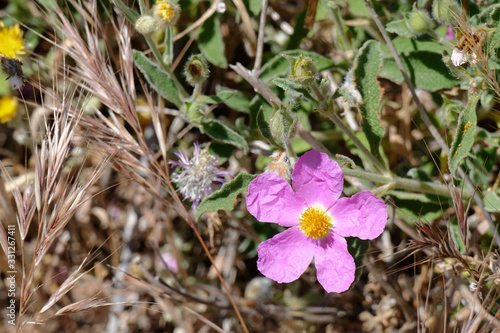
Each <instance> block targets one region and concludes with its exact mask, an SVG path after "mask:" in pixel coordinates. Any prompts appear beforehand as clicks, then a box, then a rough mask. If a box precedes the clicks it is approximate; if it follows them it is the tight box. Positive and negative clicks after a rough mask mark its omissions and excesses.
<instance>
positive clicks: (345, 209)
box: [247, 150, 387, 292]
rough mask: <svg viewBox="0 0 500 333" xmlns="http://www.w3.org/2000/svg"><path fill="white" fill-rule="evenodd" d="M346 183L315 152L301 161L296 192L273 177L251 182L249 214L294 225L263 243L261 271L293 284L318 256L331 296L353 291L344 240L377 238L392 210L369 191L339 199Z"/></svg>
mask: <svg viewBox="0 0 500 333" xmlns="http://www.w3.org/2000/svg"><path fill="white" fill-rule="evenodd" d="M343 183H344V174H343V173H342V170H341V169H340V167H339V165H338V164H337V163H336V162H334V161H331V160H330V159H329V158H328V156H327V155H326V154H323V153H319V152H317V151H314V150H313V151H309V152H307V153H305V154H304V155H303V156H302V157H301V158H299V160H298V161H297V162H296V164H295V168H294V170H293V174H292V186H293V190H292V186H290V184H289V183H288V182H286V181H285V180H284V179H283V178H281V177H279V176H278V175H276V174H274V173H264V174H261V175H259V176H258V177H257V178H255V179H254V180H253V181H252V182H251V183H250V185H249V187H248V195H247V207H248V211H249V212H250V213H251V214H252V215H253V216H255V217H256V218H257V220H259V221H262V222H271V223H277V224H279V225H280V226H284V227H290V228H289V229H287V230H285V231H283V232H282V233H279V234H277V235H276V236H274V237H273V238H271V239H268V240H267V241H264V242H262V243H261V244H260V245H259V247H258V249H257V252H258V255H259V259H258V261H257V268H258V269H259V271H260V272H261V273H262V274H264V275H265V276H266V277H268V278H270V279H273V280H275V281H277V282H280V283H281V282H291V281H294V280H296V279H298V278H299V276H300V275H302V273H304V271H305V270H306V269H307V267H308V266H309V264H310V263H311V261H312V260H313V258H314V262H315V265H316V269H317V277H318V281H319V283H320V284H321V285H322V286H323V287H324V288H325V290H326V291H327V292H343V291H346V290H347V289H349V287H350V285H351V284H352V282H353V281H354V273H355V271H356V265H355V263H354V258H353V257H352V256H351V254H350V253H349V252H348V250H347V242H346V240H345V237H359V238H361V239H374V238H376V237H377V236H379V235H380V234H381V233H382V231H383V230H384V227H385V224H386V221H387V211H386V207H385V204H384V203H383V202H382V200H380V199H379V198H377V197H376V196H374V195H373V193H371V192H370V191H364V192H360V193H357V194H355V195H354V196H352V197H350V198H340V199H339V197H340V194H341V193H342V188H343ZM294 190H295V191H294Z"/></svg>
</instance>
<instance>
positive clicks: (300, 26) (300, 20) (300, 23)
mask: <svg viewBox="0 0 500 333" xmlns="http://www.w3.org/2000/svg"><path fill="white" fill-rule="evenodd" d="M306 10H307V9H304V10H303V11H302V12H300V13H299V15H297V17H295V25H294V28H293V34H292V35H291V36H290V39H289V40H288V45H287V47H286V48H287V49H296V48H299V47H300V42H301V41H302V38H304V37H306V36H307V33H308V32H309V29H307V28H306V25H305V24H304V23H305V19H306Z"/></svg>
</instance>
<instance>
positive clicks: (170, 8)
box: [155, 1, 177, 23]
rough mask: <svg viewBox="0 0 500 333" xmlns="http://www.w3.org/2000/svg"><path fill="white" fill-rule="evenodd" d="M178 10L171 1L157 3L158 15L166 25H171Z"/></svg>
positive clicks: (156, 10)
mask: <svg viewBox="0 0 500 333" xmlns="http://www.w3.org/2000/svg"><path fill="white" fill-rule="evenodd" d="M175 10H176V8H175V7H174V5H172V4H171V3H170V2H169V1H161V2H158V3H157V7H156V8H155V12H156V14H157V15H158V16H159V17H161V19H162V20H163V21H165V22H166V23H170V22H171V21H172V20H173V19H174V17H175V16H176V14H177V13H176V12H175Z"/></svg>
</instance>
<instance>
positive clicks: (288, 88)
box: [273, 77, 318, 105]
mask: <svg viewBox="0 0 500 333" xmlns="http://www.w3.org/2000/svg"><path fill="white" fill-rule="evenodd" d="M273 83H274V84H275V85H277V86H278V87H280V88H281V89H283V90H284V91H285V92H286V93H287V94H290V95H292V96H293V97H295V98H299V99H305V100H306V101H308V102H309V103H312V104H314V105H317V104H318V103H317V101H316V100H315V98H314V97H313V96H312V95H311V94H310V93H309V91H308V90H307V89H306V88H304V85H303V84H302V83H300V82H299V81H291V80H289V79H288V78H282V77H278V78H276V79H274V80H273Z"/></svg>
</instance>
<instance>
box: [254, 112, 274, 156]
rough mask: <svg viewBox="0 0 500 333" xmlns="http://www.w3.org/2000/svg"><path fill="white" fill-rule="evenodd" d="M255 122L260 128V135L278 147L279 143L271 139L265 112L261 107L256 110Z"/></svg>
mask: <svg viewBox="0 0 500 333" xmlns="http://www.w3.org/2000/svg"><path fill="white" fill-rule="evenodd" d="M256 122H257V128H258V129H259V130H260V133H261V134H262V136H263V137H265V138H266V139H267V140H268V141H269V142H270V143H271V144H272V145H274V146H275V147H279V146H280V145H278V144H277V143H276V141H274V139H273V135H272V134H271V130H270V129H269V121H268V120H266V118H265V113H264V111H263V108H262V107H261V108H260V109H259V112H257V118H256Z"/></svg>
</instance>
